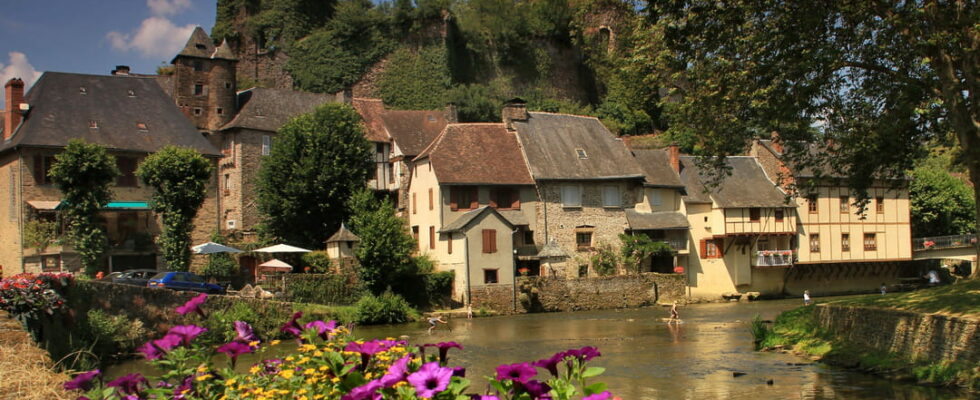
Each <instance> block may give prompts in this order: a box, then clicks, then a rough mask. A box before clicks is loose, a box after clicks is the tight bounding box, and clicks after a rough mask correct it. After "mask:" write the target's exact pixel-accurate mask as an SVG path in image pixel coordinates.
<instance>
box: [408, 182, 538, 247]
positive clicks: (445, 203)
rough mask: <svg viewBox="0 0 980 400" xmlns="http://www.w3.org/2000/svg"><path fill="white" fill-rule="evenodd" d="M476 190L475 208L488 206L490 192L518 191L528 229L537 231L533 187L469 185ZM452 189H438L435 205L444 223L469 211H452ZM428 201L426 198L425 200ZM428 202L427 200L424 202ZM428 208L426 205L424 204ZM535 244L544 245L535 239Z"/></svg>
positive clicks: (536, 202) (536, 204) (446, 186)
mask: <svg viewBox="0 0 980 400" xmlns="http://www.w3.org/2000/svg"><path fill="white" fill-rule="evenodd" d="M471 186H475V187H476V188H477V196H476V198H477V201H478V202H479V203H480V204H479V205H478V206H477V207H483V206H487V205H490V192H491V191H493V190H494V189H496V188H511V189H515V190H517V191H518V196H519V197H520V200H521V209H520V211H521V213H523V214H524V218H525V219H526V220H527V221H528V229H529V230H531V231H535V232H536V231H537V230H538V227H539V224H538V221H537V219H536V218H535V215H536V214H537V209H538V195H537V193H536V192H535V190H534V186H502V185H494V186H490V185H471ZM452 188H453V186H448V185H443V186H442V187H441V189H440V191H441V193H439V194H440V198H439V202H437V203H436V204H438V205H439V207H441V212H442V215H443V220H444V221H446V223H450V222H452V221H455V220H456V218H459V216H460V215H463V214H465V213H466V212H468V211H470V210H469V209H459V210H456V211H453V210H452V204H451V203H452V194H451V192H452ZM426 199H428V198H426ZM426 201H428V200H426ZM426 206H428V203H426ZM535 243H537V244H544V242H540V241H538V240H537V239H535Z"/></svg>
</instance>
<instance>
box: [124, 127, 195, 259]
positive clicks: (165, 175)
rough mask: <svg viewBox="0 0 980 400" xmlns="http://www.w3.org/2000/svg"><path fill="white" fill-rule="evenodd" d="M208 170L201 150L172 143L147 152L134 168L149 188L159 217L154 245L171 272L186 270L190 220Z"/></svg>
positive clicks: (151, 203)
mask: <svg viewBox="0 0 980 400" xmlns="http://www.w3.org/2000/svg"><path fill="white" fill-rule="evenodd" d="M211 172H212V167H211V162H210V161H208V160H207V159H206V158H204V156H202V155H201V153H198V152H197V151H195V150H193V149H189V148H185V147H176V146H167V147H164V148H163V149H160V150H159V151H157V152H156V153H153V154H151V155H149V156H148V157H146V159H144V160H143V162H141V163H140V165H139V168H137V169H136V175H137V176H139V177H140V179H141V180H142V181H143V182H144V183H146V184H147V185H149V186H150V187H152V188H153V197H152V198H151V201H150V205H151V207H152V208H153V211H156V212H157V213H160V214H161V216H162V219H163V230H162V232H160V237H159V238H157V245H158V246H160V252H161V253H162V255H163V260H164V262H165V263H166V264H167V268H168V269H169V270H171V271H187V269H188V267H189V266H190V259H191V253H190V247H191V231H193V230H194V224H193V220H194V216H195V215H197V210H198V209H199V208H201V204H203V203H204V199H205V197H207V186H208V182H209V181H210V180H211Z"/></svg>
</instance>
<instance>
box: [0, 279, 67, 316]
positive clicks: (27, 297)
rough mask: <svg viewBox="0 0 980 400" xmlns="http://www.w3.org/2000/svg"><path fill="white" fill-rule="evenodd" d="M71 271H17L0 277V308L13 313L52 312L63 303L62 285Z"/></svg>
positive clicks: (19, 314)
mask: <svg viewBox="0 0 980 400" xmlns="http://www.w3.org/2000/svg"><path fill="white" fill-rule="evenodd" d="M73 280H74V276H72V274H67V273H43V274H38V275H35V274H20V275H14V276H12V277H10V278H6V279H2V280H0V309H2V310H4V311H7V312H9V313H10V314H12V315H14V316H21V315H33V316H36V315H38V314H40V313H44V314H48V315H52V314H54V312H55V311H57V310H60V309H61V308H62V307H64V305H65V298H64V296H63V294H64V289H65V288H66V287H68V285H69V284H71V282H72V281H73Z"/></svg>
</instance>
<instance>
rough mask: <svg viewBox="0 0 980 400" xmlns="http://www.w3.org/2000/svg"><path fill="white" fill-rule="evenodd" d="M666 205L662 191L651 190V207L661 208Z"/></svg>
mask: <svg viewBox="0 0 980 400" xmlns="http://www.w3.org/2000/svg"><path fill="white" fill-rule="evenodd" d="M663 204H664V198H663V195H661V193H660V190H658V189H651V190H650V205H654V206H660V205H663Z"/></svg>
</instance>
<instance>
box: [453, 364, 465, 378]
mask: <svg viewBox="0 0 980 400" xmlns="http://www.w3.org/2000/svg"><path fill="white" fill-rule="evenodd" d="M453 376H458V377H460V378H465V377H466V368H463V367H453Z"/></svg>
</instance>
